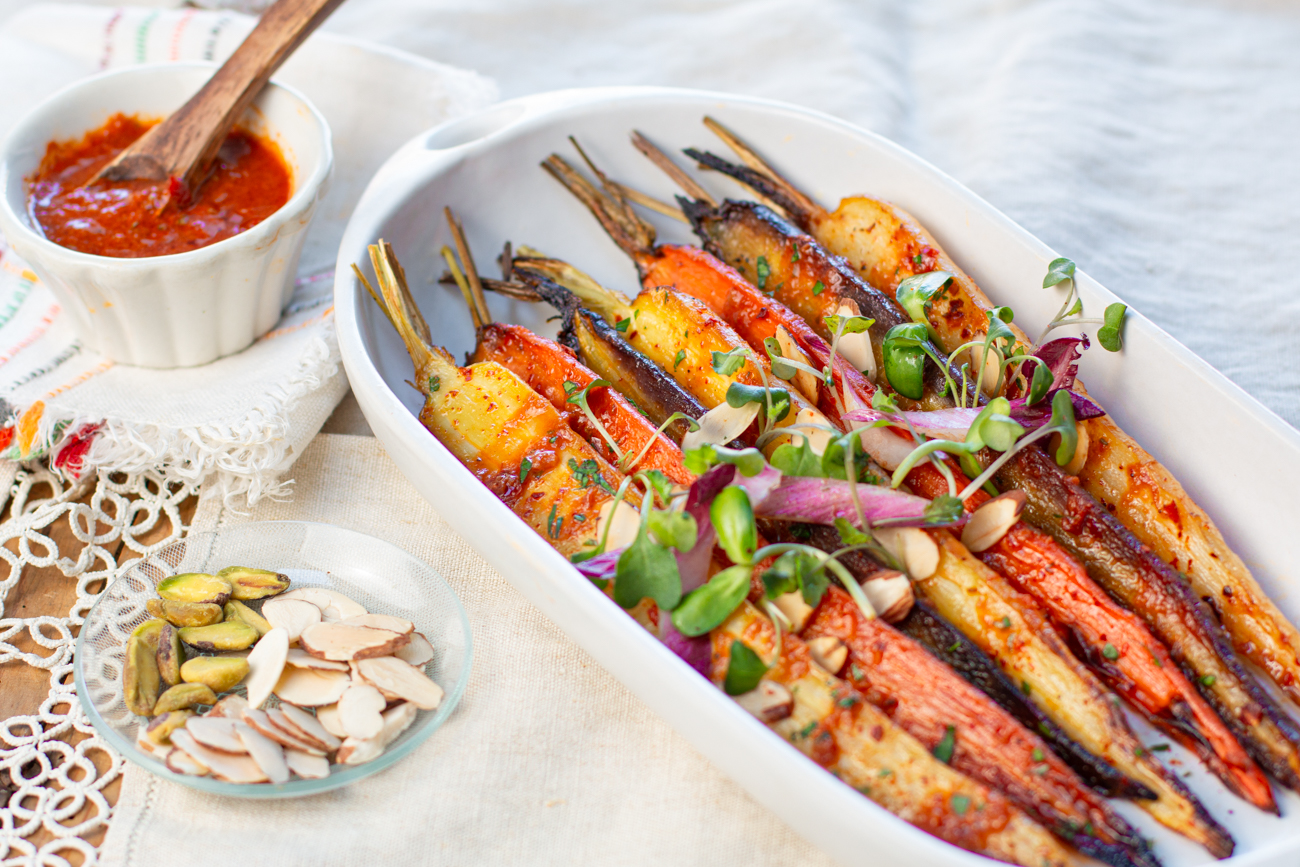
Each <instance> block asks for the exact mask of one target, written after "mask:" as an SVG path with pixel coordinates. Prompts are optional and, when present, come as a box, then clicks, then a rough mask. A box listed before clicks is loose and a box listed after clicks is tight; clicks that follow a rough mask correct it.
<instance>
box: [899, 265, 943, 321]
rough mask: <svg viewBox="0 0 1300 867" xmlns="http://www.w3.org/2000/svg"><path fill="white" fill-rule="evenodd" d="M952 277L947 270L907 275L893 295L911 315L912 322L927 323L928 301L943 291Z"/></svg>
mask: <svg viewBox="0 0 1300 867" xmlns="http://www.w3.org/2000/svg"><path fill="white" fill-rule="evenodd" d="M951 279H952V274H950V273H949V272H947V271H930V272H929V273H926V274H917V275H916V276H915V277H908V278H907V279H906V280H903V281H902V282H900V283H899V284H898V291H897V292H895V293H894V297H895V298H897V299H898V303H899V304H900V305H901V306H902V308H903V309H904V310H906V311H907V315H908V316H911V317H912V321H913V322H919V323H921V324H923V325H924V324H927V323H928V322H929V319H930V317H929V307H930V301H931V300H933V298H934V296H936V295H938V294H939V293H940V292H942V291H943V288H944V287H945V286H947V285H948V281H950V280H951Z"/></svg>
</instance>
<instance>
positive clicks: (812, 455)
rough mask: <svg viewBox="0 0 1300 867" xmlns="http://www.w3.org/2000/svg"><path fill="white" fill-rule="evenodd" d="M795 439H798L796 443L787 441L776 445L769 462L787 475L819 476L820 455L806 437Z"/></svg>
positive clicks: (820, 470)
mask: <svg viewBox="0 0 1300 867" xmlns="http://www.w3.org/2000/svg"><path fill="white" fill-rule="evenodd" d="M795 439H799V443H798V445H796V444H795V443H793V442H789V443H784V444H782V445H779V446H777V447H776V449H775V450H773V452H772V457H771V459H770V460H769V463H771V464H772V466H774V467H776V468H777V469H778V470H780V471H781V472H782V473H784V474H785V475H787V476H808V477H811V478H821V477H822V459H821V456H820V455H818V454H817V453H816V452H814V451H813V450H812V445H811V444H809V442H808V440H807V439H806V438H803V439H801V438H798V437H795Z"/></svg>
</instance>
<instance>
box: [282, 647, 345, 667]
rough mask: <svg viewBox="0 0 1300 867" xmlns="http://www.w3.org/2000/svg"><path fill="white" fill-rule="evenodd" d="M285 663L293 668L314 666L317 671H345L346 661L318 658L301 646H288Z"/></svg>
mask: <svg viewBox="0 0 1300 867" xmlns="http://www.w3.org/2000/svg"><path fill="white" fill-rule="evenodd" d="M284 661H285V664H286V665H292V666H293V667H294V668H314V669H317V670H318V671H347V670H348V664H347V663H346V662H335V661H334V660H332V659H318V658H316V657H314V656H312V655H311V654H310V653H308V652H307V651H305V650H303V649H302V648H301V647H290V648H289V654H288V656H286V657H285V660H284Z"/></svg>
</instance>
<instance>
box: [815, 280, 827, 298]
mask: <svg viewBox="0 0 1300 867" xmlns="http://www.w3.org/2000/svg"><path fill="white" fill-rule="evenodd" d="M825 291H826V284H825V283H823V282H822V281H820V280H818V281H817V282H816V283H814V284H813V294H814V295H820V294H822V293H823V292H825Z"/></svg>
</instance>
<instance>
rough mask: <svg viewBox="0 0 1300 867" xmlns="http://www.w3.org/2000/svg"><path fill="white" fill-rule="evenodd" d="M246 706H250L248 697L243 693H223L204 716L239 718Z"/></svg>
mask: <svg viewBox="0 0 1300 867" xmlns="http://www.w3.org/2000/svg"><path fill="white" fill-rule="evenodd" d="M246 707H248V699H246V698H244V697H243V696H242V695H237V694H235V693H231V694H230V695H223V696H222V697H221V698H220V699H219V700H218V701H217V703H216V704H214V705H213V706H212V708H211V709H210V710H209V711H208V712H207V713H205V714H204V716H208V717H228V718H230V719H239V716H240V714H242V713H243V712H244V708H246Z"/></svg>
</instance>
